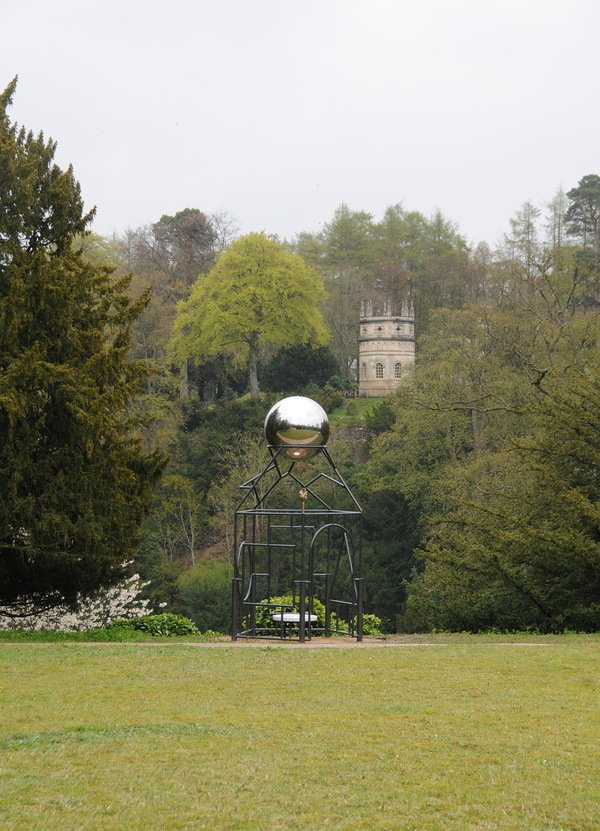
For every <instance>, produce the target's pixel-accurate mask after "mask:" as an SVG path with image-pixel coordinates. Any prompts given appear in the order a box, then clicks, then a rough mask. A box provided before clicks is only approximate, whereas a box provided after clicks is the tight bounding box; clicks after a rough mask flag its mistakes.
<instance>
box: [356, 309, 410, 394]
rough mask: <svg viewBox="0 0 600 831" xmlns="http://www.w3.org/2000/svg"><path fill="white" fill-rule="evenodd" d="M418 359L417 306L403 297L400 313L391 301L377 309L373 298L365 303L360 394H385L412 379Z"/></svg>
mask: <svg viewBox="0 0 600 831" xmlns="http://www.w3.org/2000/svg"><path fill="white" fill-rule="evenodd" d="M414 362H415V310H414V307H413V304H412V301H411V302H410V305H409V303H408V302H407V301H403V303H402V309H401V313H400V315H393V314H392V308H391V303H384V304H383V309H382V310H381V309H375V311H374V310H373V303H372V302H371V301H369V302H367V303H366V304H365V303H361V309H360V336H359V340H358V368H359V376H358V384H359V386H358V394H359V395H360V396H366V397H367V398H368V397H369V396H375V397H380V396H385V395H389V393H391V392H393V391H394V390H395V389H396V388H397V387H398V385H399V384H401V383H403V382H404V381H406V380H408V378H409V377H410V371H411V369H412V367H413V364H414Z"/></svg>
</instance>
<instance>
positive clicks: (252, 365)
mask: <svg viewBox="0 0 600 831" xmlns="http://www.w3.org/2000/svg"><path fill="white" fill-rule="evenodd" d="M257 364H258V355H257V350H256V348H255V347H252V346H251V347H250V357H249V359H248V372H249V373H250V395H251V396H252V398H254V400H255V401H258V400H259V399H260V390H259V388H258V372H257Z"/></svg>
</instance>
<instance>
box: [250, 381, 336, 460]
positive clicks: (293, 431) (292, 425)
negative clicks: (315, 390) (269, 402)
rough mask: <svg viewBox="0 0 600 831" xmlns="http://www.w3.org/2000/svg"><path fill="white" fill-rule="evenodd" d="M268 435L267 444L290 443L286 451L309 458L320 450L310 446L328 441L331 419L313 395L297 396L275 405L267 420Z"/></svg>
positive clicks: (298, 457)
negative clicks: (313, 398)
mask: <svg viewBox="0 0 600 831" xmlns="http://www.w3.org/2000/svg"><path fill="white" fill-rule="evenodd" d="M265 437H266V439H267V444H272V445H290V447H289V449H288V450H286V451H285V452H286V455H287V456H289V457H290V458H291V459H306V458H307V457H308V456H312V455H313V453H315V452H316V451H315V450H311V449H309V448H311V447H314V446H315V445H325V444H327V439H328V438H329V419H328V418H327V413H326V412H325V410H324V409H323V407H321V405H320V404H317V402H316V401H313V400H312V398H305V397H304V396H302V395H293V396H291V397H290V398H284V399H283V400H282V401H278V402H277V404H275V406H273V407H271V409H270V410H269V412H268V413H267V417H266V419H265Z"/></svg>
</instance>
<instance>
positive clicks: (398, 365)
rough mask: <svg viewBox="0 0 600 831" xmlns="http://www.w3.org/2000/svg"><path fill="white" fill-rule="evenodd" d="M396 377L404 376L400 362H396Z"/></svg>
mask: <svg viewBox="0 0 600 831" xmlns="http://www.w3.org/2000/svg"><path fill="white" fill-rule="evenodd" d="M394 378H402V364H401V363H400V362H398V363H397V364H394Z"/></svg>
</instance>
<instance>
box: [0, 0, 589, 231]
mask: <svg viewBox="0 0 600 831" xmlns="http://www.w3.org/2000/svg"><path fill="white" fill-rule="evenodd" d="M599 24H600V3H598V0H568V2H567V0H562V1H561V2H559V0H492V1H491V2H490V0H301V2H300V1H299V0H295V2H291V0H169V2H159V1H158V0H0V32H1V33H2V34H1V38H0V88H2V89H3V88H5V87H6V86H7V84H8V83H9V81H10V80H11V79H12V78H13V77H14V76H15V75H18V76H19V85H18V87H17V93H16V96H15V100H14V105H13V107H12V110H11V117H12V119H13V120H14V121H17V122H18V123H19V124H24V125H25V126H26V127H27V128H30V129H33V130H34V131H35V132H37V131H39V130H43V131H44V133H45V135H46V136H51V137H52V138H53V139H55V140H57V141H58V149H57V155H56V160H57V161H58V163H59V164H60V165H61V166H63V167H65V166H67V165H68V164H69V163H72V164H73V167H74V170H75V175H76V176H77V178H78V179H79V181H80V183H81V188H82V193H83V197H84V199H85V202H86V206H87V207H88V208H89V207H92V206H93V205H96V207H97V217H96V220H95V223H94V227H93V230H95V231H96V232H97V233H100V234H104V235H110V234H112V232H113V231H116V232H121V231H124V230H125V229H126V228H128V227H130V228H136V227H138V226H139V225H143V224H146V223H150V222H155V221H156V220H158V219H159V218H160V217H161V216H162V215H163V214H174V213H176V212H177V211H179V210H182V209H183V208H187V207H189V208H199V209H200V210H203V211H205V212H206V213H211V212H213V211H216V210H226V211H228V212H230V213H231V214H233V215H234V216H235V217H236V218H237V220H238V224H239V226H240V230H241V231H242V232H248V231H260V230H265V231H267V232H268V233H275V234H279V236H280V237H282V238H283V237H287V238H288V239H289V238H291V237H293V236H294V235H295V234H297V233H299V232H301V231H318V230H319V228H320V227H321V226H322V225H323V224H324V223H326V222H328V221H329V220H330V219H331V218H332V215H333V212H334V210H335V209H336V207H338V206H339V205H340V203H342V202H345V203H347V204H348V205H349V207H350V208H351V209H352V210H365V211H368V212H370V213H372V214H374V216H375V218H376V219H379V218H381V216H382V214H383V211H384V210H385V208H386V207H387V206H388V205H391V204H395V203H397V202H401V203H402V204H403V205H404V207H405V208H406V209H407V210H419V211H422V212H423V213H425V214H426V215H430V214H431V213H432V212H433V211H434V210H435V209H436V208H440V209H441V210H442V211H443V213H444V214H445V215H446V216H447V217H448V218H450V219H452V220H453V221H455V222H456V223H457V224H458V226H459V229H460V231H461V232H462V233H463V234H464V235H465V236H466V237H467V239H468V240H469V241H471V242H473V243H477V242H479V241H481V240H485V241H487V242H488V243H489V244H490V245H492V246H493V245H494V244H495V243H496V242H498V241H499V240H500V239H501V237H502V234H503V233H504V232H505V231H507V230H508V229H509V218H510V217H511V216H512V215H513V214H514V213H515V212H516V211H517V210H518V209H519V207H520V206H521V205H522V203H523V202H525V201H526V200H528V199H529V200H531V201H532V202H533V203H534V204H538V205H540V206H542V205H543V204H544V203H545V202H547V201H549V200H550V199H552V197H553V196H554V194H555V193H556V191H557V189H558V188H559V187H561V186H562V187H563V188H564V189H565V190H569V189H570V188H571V187H574V186H575V185H576V184H577V182H578V181H579V179H581V177H582V176H584V175H586V174H588V173H598V174H600V158H599V155H598V154H599V150H600V144H599V136H600V129H599V128H600V107H599V105H598V93H597V87H598V59H597V55H598V47H597V43H598V31H599V30H600V25H599Z"/></svg>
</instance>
